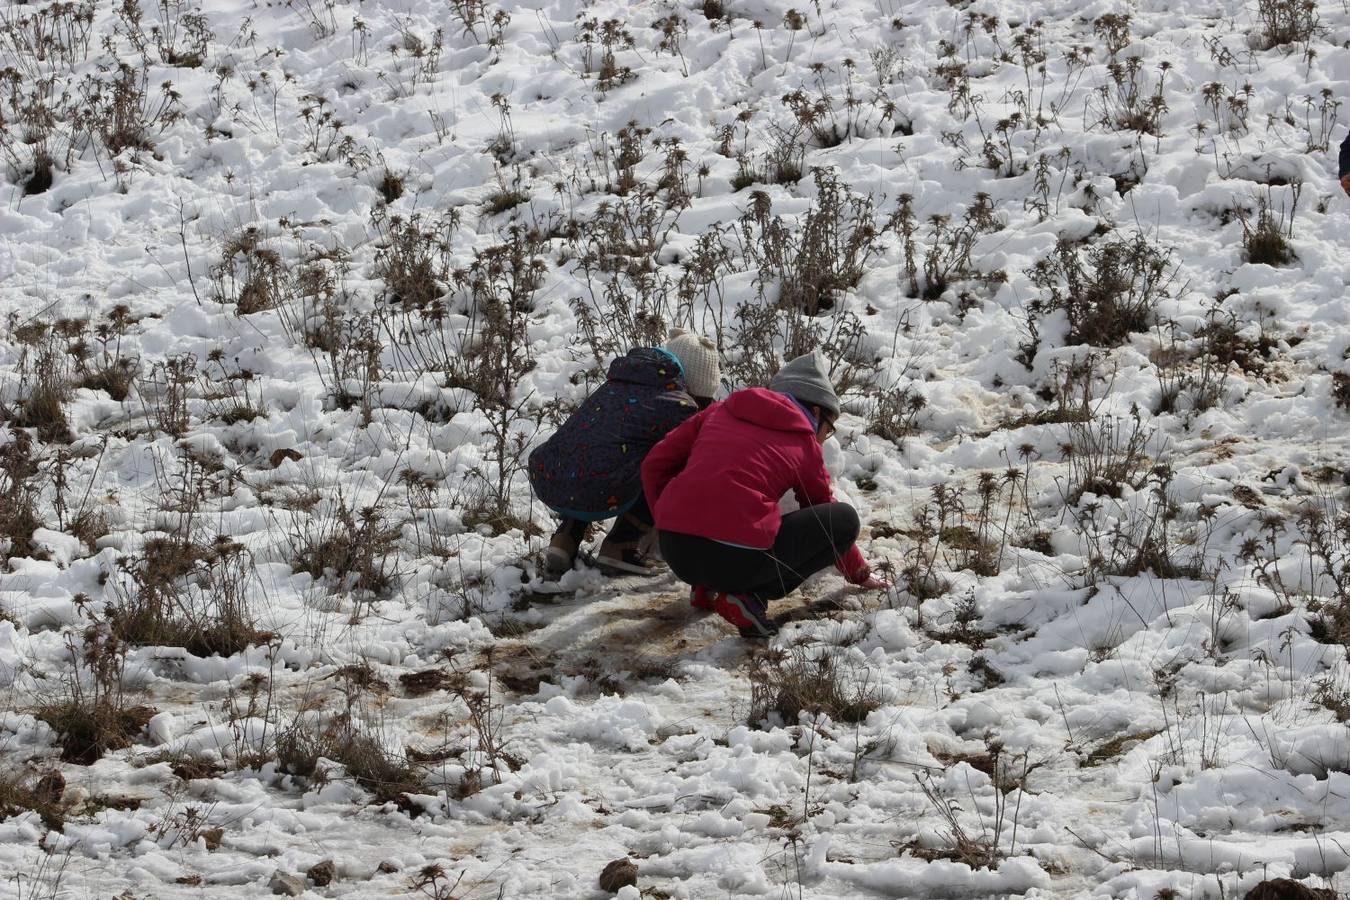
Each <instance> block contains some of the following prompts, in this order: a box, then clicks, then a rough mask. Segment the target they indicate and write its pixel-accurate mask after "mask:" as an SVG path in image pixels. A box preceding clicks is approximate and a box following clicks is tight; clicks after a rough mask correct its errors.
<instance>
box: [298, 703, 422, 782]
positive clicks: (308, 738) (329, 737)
mask: <svg viewBox="0 0 1350 900" xmlns="http://www.w3.org/2000/svg"><path fill="white" fill-rule="evenodd" d="M276 753H277V762H278V765H279V766H280V768H281V770H282V771H283V772H286V773H288V774H291V775H296V776H299V777H301V778H306V779H323V778H326V777H327V774H328V773H327V772H325V770H324V769H323V767H322V761H323V760H328V761H330V762H334V763H337V764H339V765H341V766H342V768H343V769H344V770H345V771H346V774H347V777H349V778H351V779H353V780H354V781H356V783H357V784H359V785H361V787H363V788H365V789H366V790H368V791H370V792H371V793H372V794H374V795H375V799H376V800H378V801H380V802H381V803H383V802H388V801H402V802H405V803H406V796H405V795H406V794H408V793H418V792H420V791H422V790H423V789H424V785H423V782H422V777H421V775H420V774H419V773H418V772H417V770H416V769H415V768H414V767H413V766H412V765H411V764H410V763H409V762H408V760H407V759H406V758H405V757H403V756H400V755H398V754H396V753H394V752H393V751H392V750H390V748H388V747H386V746H385V744H384V743H383V742H382V741H380V740H379V739H378V738H376V737H374V736H372V735H370V734H368V733H366V732H365V731H364V730H362V729H361V728H360V727H359V726H357V725H356V724H355V723H353V722H352V721H351V719H350V718H348V717H347V716H338V717H337V718H335V719H334V720H333V721H331V722H329V723H327V724H321V723H319V722H318V721H317V720H314V719H312V718H304V717H302V718H300V719H297V720H296V721H295V722H294V723H293V724H292V725H291V726H290V727H289V728H287V729H286V730H285V731H284V732H282V734H281V735H280V737H278V738H277V746H276Z"/></svg>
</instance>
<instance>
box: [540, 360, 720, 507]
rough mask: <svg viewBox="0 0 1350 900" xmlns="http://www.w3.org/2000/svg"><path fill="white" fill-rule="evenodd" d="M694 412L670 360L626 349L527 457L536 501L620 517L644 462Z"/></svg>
mask: <svg viewBox="0 0 1350 900" xmlns="http://www.w3.org/2000/svg"><path fill="white" fill-rule="evenodd" d="M696 412H698V404H696V403H695V402H694V398H693V397H691V396H690V395H689V392H688V391H687V390H686V389H685V385H684V376H683V373H682V372H681V371H680V364H679V362H678V361H676V359H675V357H673V356H671V355H670V354H669V353H667V352H665V351H664V350H657V349H649V348H640V349H637V350H630V351H628V355H627V356H622V357H620V358H618V359H616V360H614V362H612V363H610V364H609V373H608V375H607V377H606V380H605V383H604V384H603V385H601V386H600V387H599V388H598V389H597V390H596V391H595V393H593V394H591V396H590V397H588V398H586V402H584V403H583V404H581V407H580V408H579V409H578V410H577V411H576V412H574V413H573V414H572V415H571V417H570V418H568V420H567V421H566V422H564V423H563V424H562V427H561V428H559V429H558V430H557V431H556V432H554V434H553V436H552V437H550V438H549V439H548V440H547V441H545V442H544V443H543V444H542V445H540V446H539V447H538V448H536V449H535V451H534V452H533V453H531V454H530V465H529V472H530V484H531V485H533V487H534V492H535V494H536V496H538V497H539V499H540V500H542V501H543V502H544V503H546V504H547V505H548V506H550V507H551V508H553V509H554V510H556V511H558V512H560V513H562V514H563V515H566V516H568V517H570V518H577V519H586V520H595V519H606V518H609V517H610V516H614V515H618V514H619V513H620V512H622V511H623V510H624V509H625V508H627V506H628V505H629V504H630V503H631V502H632V501H634V500H635V499H637V497H638V496H639V495H640V494H641V492H642V460H643V458H644V457H646V455H647V451H649V450H651V449H652V447H654V446H656V442H657V441H659V440H661V438H663V437H665V436H666V433H667V432H669V431H670V430H671V429H673V428H674V427H675V426H676V425H679V424H680V423H681V422H683V421H684V420H685V419H687V418H689V417H690V416H692V415H693V414H694V413H696Z"/></svg>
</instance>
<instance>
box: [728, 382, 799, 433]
mask: <svg viewBox="0 0 1350 900" xmlns="http://www.w3.org/2000/svg"><path fill="white" fill-rule="evenodd" d="M722 403H723V405H724V406H725V407H726V409H727V411H728V412H730V413H731V414H732V415H733V416H735V417H736V418H738V419H740V420H741V421H742V422H749V423H750V424H752V425H759V426H761V427H763V428H772V429H774V430H775V431H800V432H804V433H805V434H814V433H815V428H813V427H812V425H811V422H810V421H809V420H808V419H807V415H806V413H805V412H804V411H803V410H802V408H801V407H800V406H799V405H798V404H797V401H795V400H793V399H792V398H791V397H789V396H787V395H786V394H780V393H778V392H777V391H771V390H769V389H768V388H746V389H745V390H741V391H736V393H734V394H732V395H731V396H730V397H728V398H727V399H725V400H723V401H722Z"/></svg>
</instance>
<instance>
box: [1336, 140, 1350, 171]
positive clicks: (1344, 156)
mask: <svg viewBox="0 0 1350 900" xmlns="http://www.w3.org/2000/svg"><path fill="white" fill-rule="evenodd" d="M1346 175H1350V134H1347V135H1346V136H1345V140H1343V141H1341V159H1340V167H1339V170H1338V175H1337V177H1339V178H1344V177H1345V176H1346Z"/></svg>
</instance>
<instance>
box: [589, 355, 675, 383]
mask: <svg viewBox="0 0 1350 900" xmlns="http://www.w3.org/2000/svg"><path fill="white" fill-rule="evenodd" d="M606 377H607V378H608V379H609V380H610V381H622V382H624V383H625V384H640V385H643V386H645V387H653V388H664V389H666V390H670V389H672V388H676V387H677V388H679V389H680V390H684V373H683V372H681V371H680V363H679V361H678V360H676V359H675V357H673V356H671V355H670V354H669V353H667V352H666V351H664V350H658V349H656V348H653V347H639V348H637V349H634V350H629V351H628V353H627V355H625V356H620V357H619V358H618V359H616V360H614V362H612V363H610V364H609V373H608V375H607V376H606Z"/></svg>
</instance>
